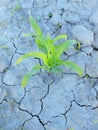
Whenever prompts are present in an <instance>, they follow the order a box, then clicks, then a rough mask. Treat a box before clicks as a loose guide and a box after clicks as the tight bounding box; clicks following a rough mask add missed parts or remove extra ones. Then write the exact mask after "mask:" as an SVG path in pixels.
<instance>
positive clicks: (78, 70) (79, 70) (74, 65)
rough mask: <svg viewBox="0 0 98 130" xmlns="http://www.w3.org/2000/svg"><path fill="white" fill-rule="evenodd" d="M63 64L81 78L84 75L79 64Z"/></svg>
mask: <svg viewBox="0 0 98 130" xmlns="http://www.w3.org/2000/svg"><path fill="white" fill-rule="evenodd" d="M62 64H63V65H65V66H66V67H69V68H71V69H72V70H74V71H75V72H76V73H77V74H78V75H80V76H82V75H83V73H84V72H83V70H82V68H81V67H79V66H78V65H77V64H75V63H73V62H71V61H69V60H66V61H63V62H62Z"/></svg>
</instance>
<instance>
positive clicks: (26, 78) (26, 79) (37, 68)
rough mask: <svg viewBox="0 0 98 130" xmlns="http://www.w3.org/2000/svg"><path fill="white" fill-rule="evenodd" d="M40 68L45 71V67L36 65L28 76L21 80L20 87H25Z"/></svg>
mask: <svg viewBox="0 0 98 130" xmlns="http://www.w3.org/2000/svg"><path fill="white" fill-rule="evenodd" d="M40 68H44V69H45V66H40V65H36V66H35V67H34V68H33V69H32V70H31V71H30V72H29V73H28V74H26V75H25V76H24V77H23V80H22V83H21V84H22V87H25V86H26V85H27V84H28V82H29V80H30V77H31V76H32V74H34V73H35V72H36V71H38V70H40Z"/></svg>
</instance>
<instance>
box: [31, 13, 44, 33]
mask: <svg viewBox="0 0 98 130" xmlns="http://www.w3.org/2000/svg"><path fill="white" fill-rule="evenodd" d="M29 20H30V24H31V26H32V28H33V29H34V31H35V32H36V33H37V34H39V35H41V34H42V31H41V29H40V27H39V25H38V24H37V22H36V20H35V19H34V18H33V17H32V16H30V18H29Z"/></svg>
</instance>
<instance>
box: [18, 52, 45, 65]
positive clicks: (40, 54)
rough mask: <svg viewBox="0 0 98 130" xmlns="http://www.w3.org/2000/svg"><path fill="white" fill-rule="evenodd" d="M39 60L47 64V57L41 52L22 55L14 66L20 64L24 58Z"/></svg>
mask: <svg viewBox="0 0 98 130" xmlns="http://www.w3.org/2000/svg"><path fill="white" fill-rule="evenodd" d="M32 57H35V58H40V59H42V60H43V61H44V63H45V64H46V62H47V57H46V55H45V54H43V53H41V52H29V53H27V54H24V55H23V56H21V57H19V58H18V59H17V61H16V64H20V63H21V62H22V61H23V60H24V59H26V58H32Z"/></svg>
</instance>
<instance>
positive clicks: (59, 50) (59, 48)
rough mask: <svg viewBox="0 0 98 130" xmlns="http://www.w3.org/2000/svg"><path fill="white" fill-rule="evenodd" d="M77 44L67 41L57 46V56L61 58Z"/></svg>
mask: <svg viewBox="0 0 98 130" xmlns="http://www.w3.org/2000/svg"><path fill="white" fill-rule="evenodd" d="M76 43H77V41H76V40H67V41H65V42H64V43H62V44H59V45H56V51H57V56H60V55H61V54H62V53H63V52H64V51H66V50H67V49H69V48H70V47H72V46H73V45H74V44H76Z"/></svg>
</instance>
